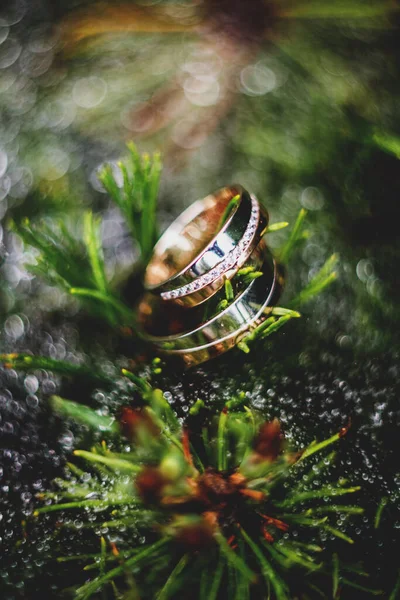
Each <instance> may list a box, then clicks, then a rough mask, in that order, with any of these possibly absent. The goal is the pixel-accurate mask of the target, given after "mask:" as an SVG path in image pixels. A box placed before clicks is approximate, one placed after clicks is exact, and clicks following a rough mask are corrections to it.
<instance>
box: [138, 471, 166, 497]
mask: <svg viewBox="0 0 400 600" xmlns="http://www.w3.org/2000/svg"><path fill="white" fill-rule="evenodd" d="M165 484H166V480H165V477H164V476H163V475H162V474H161V473H160V471H159V470H158V469H157V468H156V467H144V469H143V470H142V471H141V472H140V473H139V475H138V476H137V478H136V488H137V490H138V493H139V496H140V497H141V499H142V500H143V502H145V503H146V504H155V503H157V502H159V501H160V499H161V495H162V490H163V487H164V485H165Z"/></svg>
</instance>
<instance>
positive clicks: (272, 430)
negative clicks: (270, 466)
mask: <svg viewBox="0 0 400 600" xmlns="http://www.w3.org/2000/svg"><path fill="white" fill-rule="evenodd" d="M282 442H283V434H282V432H281V426H280V423H279V421H278V419H274V420H273V421H270V422H269V423H263V425H261V427H260V429H259V431H258V434H257V437H256V439H255V440H254V452H255V453H256V454H258V455H259V457H262V458H263V459H264V460H267V461H270V462H273V461H274V460H276V459H277V458H278V456H279V454H280V452H281V450H282Z"/></svg>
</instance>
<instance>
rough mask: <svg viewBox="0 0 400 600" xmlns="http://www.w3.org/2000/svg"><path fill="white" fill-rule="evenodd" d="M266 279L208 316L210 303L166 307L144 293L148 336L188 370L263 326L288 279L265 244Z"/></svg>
mask: <svg viewBox="0 0 400 600" xmlns="http://www.w3.org/2000/svg"><path fill="white" fill-rule="evenodd" d="M260 248H261V251H262V253H263V255H264V262H263V266H262V269H261V270H262V272H263V275H262V276H261V277H259V278H257V279H253V280H252V281H251V282H250V283H248V285H247V286H245V288H244V289H243V291H241V293H239V294H238V296H237V297H236V298H235V299H234V300H233V301H232V302H231V303H230V304H229V305H228V306H227V307H226V308H225V309H223V310H221V311H217V312H216V314H214V315H212V316H211V317H209V316H208V315H207V313H208V312H209V309H208V304H209V302H207V303H205V304H203V305H201V306H196V307H195V308H191V309H188V308H184V307H182V306H178V305H176V304H174V303H169V302H168V303H165V302H163V301H162V299H161V298H160V297H157V296H154V295H152V294H150V293H147V294H145V296H144V298H143V299H142V301H141V302H140V304H139V307H138V320H139V324H140V326H141V328H142V335H143V337H144V338H145V339H146V340H148V341H150V342H152V343H153V344H154V345H155V346H156V348H157V349H158V350H159V351H160V352H163V353H167V354H169V355H171V356H176V357H179V358H181V359H182V360H183V362H184V363H185V365H186V366H187V367H190V366H193V365H197V364H200V363H202V362H204V361H206V360H209V359H210V358H213V357H216V356H218V355H220V354H222V353H224V352H226V351H227V350H229V349H231V348H233V347H234V346H235V345H236V344H237V343H238V342H239V341H240V339H242V338H243V337H244V336H245V335H247V333H249V332H250V331H252V330H254V329H255V328H256V327H258V326H259V325H260V324H261V323H262V322H263V321H264V320H265V319H266V318H268V316H269V315H270V312H271V306H273V305H274V304H275V302H276V301H277V299H278V297H279V295H280V293H281V289H282V285H283V277H282V273H281V271H280V268H279V266H278V265H277V263H276V262H275V260H274V259H273V257H272V255H271V253H270V252H269V250H267V249H266V247H265V245H264V243H262V244H261V245H260Z"/></svg>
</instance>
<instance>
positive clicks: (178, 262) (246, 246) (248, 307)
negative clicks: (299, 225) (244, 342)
mask: <svg viewBox="0 0 400 600" xmlns="http://www.w3.org/2000/svg"><path fill="white" fill-rule="evenodd" d="M267 225H268V213H267V212H266V210H265V209H264V208H263V207H262V206H261V205H260V204H259V202H258V200H257V199H256V198H255V197H254V196H253V195H251V194H249V193H248V192H247V191H246V190H245V189H244V188H243V187H242V186H240V185H233V186H229V187H225V188H222V189H220V190H218V191H217V192H215V193H214V194H211V195H209V196H207V197H206V198H204V199H202V200H198V201H197V202H195V203H194V204H192V205H191V206H190V207H189V208H188V209H186V210H185V211H184V212H183V213H182V214H181V215H180V216H179V217H178V218H177V219H176V220H175V221H174V222H173V223H172V225H170V227H169V228H168V229H167V230H166V231H165V233H164V234H163V235H162V236H161V238H160V240H159V241H158V242H157V244H156V246H155V247H154V251H153V255H152V257H151V259H150V261H149V263H148V265H147V269H146V271H145V276H144V287H145V290H146V291H145V294H144V295H143V297H142V299H141V300H140V302H139V305H138V311H137V314H138V322H139V326H140V329H141V332H142V336H143V337H144V338H145V339H146V340H147V341H150V342H152V343H153V344H154V345H155V346H156V348H157V350H158V351H160V352H163V353H167V354H170V355H174V356H177V357H180V358H182V359H183V361H184V363H185V364H186V366H188V367H189V366H192V365H196V364H199V363H202V362H204V361H206V360H208V359H210V358H213V357H215V356H218V355H219V354H222V353H223V352H226V351H227V350H229V349H230V348H233V347H234V346H235V345H236V344H237V343H238V342H239V341H240V340H241V339H242V338H243V337H244V336H246V335H247V334H248V333H249V332H250V331H251V330H253V329H254V328H256V327H258V325H260V324H261V323H262V322H263V321H264V320H265V319H266V318H267V317H268V314H269V313H270V308H269V307H271V306H273V305H274V304H275V302H276V300H277V299H278V297H279V295H280V292H281V288H282V276H281V272H280V269H279V267H278V265H277V263H276V262H275V260H274V258H273V257H272V255H271V253H270V251H269V250H268V248H267V247H266V245H265V242H264V240H263V235H264V233H265V231H266V228H267ZM227 281H229V284H228V287H229V294H227V284H226V282H227ZM228 295H229V299H228Z"/></svg>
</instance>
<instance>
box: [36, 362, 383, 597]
mask: <svg viewBox="0 0 400 600" xmlns="http://www.w3.org/2000/svg"><path fill="white" fill-rule="evenodd" d="M124 375H125V376H126V377H128V378H129V379H130V380H131V381H132V385H133V386H134V387H135V389H140V390H141V392H142V399H141V403H140V404H139V405H138V406H137V407H136V408H135V407H134V408H128V407H126V408H125V409H123V412H122V415H121V419H120V425H119V424H118V422H117V421H114V422H113V426H112V436H116V437H113V438H110V439H114V442H113V444H112V445H114V446H115V449H112V448H111V445H110V446H109V445H107V444H106V442H102V443H101V444H100V445H96V446H95V447H93V448H92V449H91V451H86V450H76V451H75V453H74V454H75V457H76V459H77V460H78V461H79V463H80V465H83V467H84V468H83V469H82V468H81V466H77V465H76V464H70V465H69V467H68V470H67V471H68V472H67V477H66V478H65V479H63V480H60V479H58V480H56V481H55V484H54V485H55V487H56V491H55V492H48V493H45V494H41V495H40V499H41V500H45V504H44V505H43V506H41V507H39V508H37V510H36V511H35V513H34V518H37V517H39V516H42V515H47V514H49V518H50V513H54V512H55V513H57V523H58V528H61V529H62V528H66V529H70V528H71V527H72V528H74V527H75V526H74V520H71V519H69V517H68V515H69V513H70V512H71V511H73V513H74V514H76V513H78V514H79V521H81V522H82V523H83V526H82V529H83V530H84V531H87V530H88V529H89V530H92V531H93V532H96V531H99V530H101V531H103V532H104V533H103V534H102V536H101V538H100V553H99V554H92V555H90V557H88V556H86V555H82V556H81V557H80V556H79V555H74V556H60V557H59V558H58V560H59V561H60V562H65V561H68V560H78V561H81V562H82V563H83V564H85V563H87V564H86V566H85V570H86V571H87V572H88V574H89V573H90V578H89V579H88V580H87V582H86V583H85V584H83V585H82V586H81V587H79V588H78V589H77V590H76V593H75V599H76V600H88V599H89V598H91V597H93V596H95V594H97V592H98V591H99V590H105V589H107V587H110V589H111V588H112V589H114V590H115V589H121V587H124V589H128V590H129V589H130V588H132V589H133V591H135V593H140V597H141V598H162V599H166V598H174V597H180V596H179V594H183V593H185V584H186V582H189V581H190V586H191V590H192V592H191V593H192V594H193V597H194V598H199V600H202V599H205V598H207V599H208V598H214V599H217V598H219V597H222V596H223V593H224V592H223V589H224V587H225V584H228V583H229V579H230V578H233V579H232V581H231V582H230V584H231V585H232V589H235V590H236V593H237V594H239V591H240V596H236V597H237V598H239V597H240V598H250V595H251V594H252V593H253V592H254V590H256V589H257V590H258V592H257V593H259V594H261V595H263V597H269V598H271V599H272V598H275V599H276V600H289V599H290V598H293V593H296V595H298V594H300V593H303V592H304V594H306V593H307V589H309V590H312V589H314V588H315V585H314V584H315V581H314V579H313V574H314V573H317V574H318V578H319V577H320V576H321V575H324V574H325V575H329V576H330V577H331V578H332V581H333V592H334V597H335V598H337V597H338V590H339V589H341V588H342V587H343V586H353V587H358V588H359V589H361V588H362V587H363V586H360V585H359V584H358V583H357V582H353V580H352V578H350V579H347V578H345V577H344V576H342V571H344V570H345V567H344V566H340V563H339V557H338V556H337V555H336V554H335V555H334V556H333V558H332V559H331V558H330V557H329V552H328V549H327V548H323V546H322V545H321V542H320V541H318V535H319V534H318V532H326V533H328V534H329V536H330V537H336V538H338V539H339V540H341V541H342V542H346V543H353V540H352V539H351V538H350V537H349V536H348V534H347V533H346V531H345V530H343V521H340V523H341V524H340V525H338V524H337V516H338V515H342V516H343V515H348V516H351V515H353V514H355V515H357V514H360V513H362V508H361V507H359V506H354V505H346V504H340V503H339V504H338V503H337V500H338V499H341V498H342V497H344V496H346V495H349V494H354V493H355V492H357V491H358V490H359V489H360V488H359V487H357V486H350V487H345V485H344V484H343V482H341V481H338V482H336V483H332V482H330V481H329V479H328V482H327V483H325V484H323V483H322V482H321V483H318V485H315V484H314V482H315V478H316V477H318V479H319V480H321V479H323V477H322V474H323V472H324V470H326V469H327V467H328V466H329V465H331V464H332V462H333V460H334V456H335V453H334V452H332V453H331V454H329V455H328V456H326V454H324V456H323V457H322V459H321V460H320V462H317V463H315V462H312V463H311V465H308V466H306V463H308V462H309V460H310V459H311V457H312V456H314V455H317V454H319V453H321V452H323V453H325V451H326V449H327V448H328V447H330V446H331V445H332V444H333V443H336V442H337V441H338V440H339V439H340V438H341V437H342V436H343V435H344V433H345V431H341V432H339V433H337V434H335V435H333V436H332V437H331V438H329V439H328V440H325V441H322V442H313V443H312V444H311V445H310V446H308V447H307V448H306V449H304V450H303V451H301V452H300V453H293V452H292V451H291V450H290V449H288V448H287V447H286V444H285V443H284V441H283V438H282V434H281V430H280V426H279V423H278V422H277V421H273V422H272V423H264V422H263V420H262V418H261V416H260V415H259V414H258V413H254V412H252V411H250V409H249V408H248V407H246V406H244V402H245V398H244V397H243V396H240V397H238V398H236V399H232V400H231V401H229V403H227V405H226V406H225V408H224V410H223V411H222V412H221V413H220V415H219V417H217V418H216V420H215V421H214V420H212V421H211V422H207V421H205V420H203V418H202V417H201V414H202V413H203V411H204V403H202V402H201V401H199V402H197V403H196V405H195V408H193V409H192V411H191V416H190V419H195V420H196V422H197V423H199V419H200V423H202V429H203V436H201V437H198V436H195V437H193V439H192V440H191V441H189V433H188V432H189V430H188V429H187V425H185V426H182V424H181V423H180V422H179V421H178V420H177V418H176V417H175V414H174V412H173V411H172V409H171V407H170V406H169V404H168V402H167V401H166V400H165V398H164V396H163V394H162V392H161V391H160V390H157V389H152V388H151V387H150V386H149V384H148V383H147V382H146V381H145V380H143V379H141V378H138V377H136V376H133V374H131V373H130V372H128V371H124ZM52 402H53V407H54V408H55V409H56V410H57V411H58V412H61V413H62V414H64V415H68V416H70V417H72V418H74V419H75V420H77V421H79V422H81V423H84V424H85V425H86V426H88V427H90V428H91V429H93V430H99V429H100V430H101V431H102V432H103V434H104V433H106V431H107V428H106V429H105V428H104V423H103V420H102V419H103V418H101V419H100V418H99V415H98V414H97V413H95V412H94V411H92V410H91V409H90V408H88V407H84V406H80V405H76V404H75V403H71V402H70V401H68V400H64V399H61V398H58V397H57V398H54V399H53V401H52ZM228 406H229V408H228ZM91 413H92V414H91ZM190 422H192V423H194V421H190V420H189V425H190ZM119 427H120V433H119V434H118V433H117V429H118V428H119ZM108 431H109V434H108V435H109V436H110V433H111V432H110V429H109V430H108ZM124 437H125V438H127V439H128V442H129V445H127V444H126V441H124ZM118 438H119V439H120V441H119V442H118ZM312 460H313V459H312ZM325 479H326V477H325ZM305 482H308V483H307V484H306V483H305ZM221 494H222V495H221ZM331 498H334V499H335V502H336V504H334V503H333V502H332V501H331ZM104 514H105V516H104ZM80 527H81V525H80ZM292 528H293V529H296V531H297V535H296V537H293V536H292V535H291V531H292ZM119 530H121V531H124V532H131V533H130V535H128V536H119V537H118V531H119ZM107 532H109V533H107ZM109 535H110V536H111V538H112V539H111V541H110V540H109V539H108V538H109ZM116 535H117V537H118V540H119V541H118V545H117V546H118V547H117V548H116V547H115V544H114V543H113V542H112V540H113V539H115V537H116ZM137 535H139V536H140V537H144V538H145V540H146V541H145V542H141V543H139V542H138V540H137ZM310 536H311V537H310ZM273 540H274V543H272V541H273ZM312 540H314V541H312ZM88 559H89V560H90V562H89V563H88ZM331 560H332V563H331ZM150 565H157V568H156V571H157V577H156V578H155V577H154V576H153V575H154V573H152V569H149V566H150ZM92 571H97V572H98V574H95V573H94V574H92ZM289 572H290V573H292V572H293V573H295V574H296V573H297V574H298V573H301V572H303V575H302V581H303V583H302V584H301V588H302V589H301V590H300V589H292V588H291V585H292V584H291V581H296V579H293V578H292V577H290V578H289V577H288V573H289ZM339 583H340V585H339ZM296 585H299V584H298V583H297V584H296ZM117 586H118V588H117ZM137 586H138V587H137ZM196 589H197V590H198V592H196V591H194V590H196ZM363 589H366V588H363ZM138 590H139V591H138ZM372 592H373V593H375V591H374V590H372ZM232 597H233V596H232ZM304 597H305V596H304ZM323 597H325V596H324V595H323Z"/></svg>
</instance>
